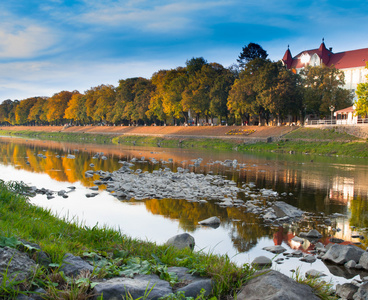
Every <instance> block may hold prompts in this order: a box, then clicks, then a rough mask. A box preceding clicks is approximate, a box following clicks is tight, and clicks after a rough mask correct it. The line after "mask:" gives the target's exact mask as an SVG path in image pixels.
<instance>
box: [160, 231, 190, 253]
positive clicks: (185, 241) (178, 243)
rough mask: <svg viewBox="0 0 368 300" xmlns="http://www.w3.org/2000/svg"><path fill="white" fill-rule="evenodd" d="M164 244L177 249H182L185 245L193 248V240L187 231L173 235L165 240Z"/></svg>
mask: <svg viewBox="0 0 368 300" xmlns="http://www.w3.org/2000/svg"><path fill="white" fill-rule="evenodd" d="M166 245H170V246H173V247H175V248H178V249H184V248H186V247H188V248H190V249H192V250H193V249H194V246H195V240H194V237H192V236H191V235H190V234H189V233H182V234H178V235H175V236H173V237H171V238H170V239H168V240H167V242H166Z"/></svg>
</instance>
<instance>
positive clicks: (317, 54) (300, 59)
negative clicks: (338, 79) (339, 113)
mask: <svg viewBox="0 0 368 300" xmlns="http://www.w3.org/2000/svg"><path fill="white" fill-rule="evenodd" d="M282 62H283V63H284V65H285V66H286V67H287V68H288V69H294V70H295V71H296V72H299V71H300V70H301V69H303V68H304V67H305V66H307V65H312V66H320V65H322V64H324V65H326V66H327V67H331V66H334V67H335V68H336V69H339V70H341V71H343V72H344V74H345V86H344V88H345V89H349V90H352V91H354V92H355V90H356V87H357V85H358V84H359V83H361V82H366V75H367V74H368V70H367V69H366V68H365V67H366V63H367V62H368V48H364V49H358V50H351V51H345V52H339V53H333V52H332V48H329V49H327V48H326V45H325V43H324V40H322V43H321V45H320V46H319V48H318V49H312V50H304V51H302V52H300V53H299V54H298V55H296V56H294V57H293V56H292V55H291V51H290V49H289V47H288V49H287V50H286V52H285V54H284V57H283V58H282Z"/></svg>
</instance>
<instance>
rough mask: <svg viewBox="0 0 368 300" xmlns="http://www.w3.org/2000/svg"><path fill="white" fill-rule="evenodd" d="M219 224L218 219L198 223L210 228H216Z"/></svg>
mask: <svg viewBox="0 0 368 300" xmlns="http://www.w3.org/2000/svg"><path fill="white" fill-rule="evenodd" d="M220 223H221V220H220V219H219V218H218V217H211V218H208V219H206V220H203V221H200V222H198V224H199V225H206V226H211V227H215V226H216V227H218V226H219V225H220Z"/></svg>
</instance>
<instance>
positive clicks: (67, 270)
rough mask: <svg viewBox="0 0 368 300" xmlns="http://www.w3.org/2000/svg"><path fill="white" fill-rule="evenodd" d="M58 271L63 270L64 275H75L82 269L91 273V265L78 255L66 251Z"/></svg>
mask: <svg viewBox="0 0 368 300" xmlns="http://www.w3.org/2000/svg"><path fill="white" fill-rule="evenodd" d="M60 271H63V272H64V274H65V275H66V276H77V275H79V274H80V273H81V272H82V271H90V272H91V273H92V271H93V267H92V266H91V265H90V264H89V263H88V262H86V261H84V260H83V259H82V258H80V257H79V256H74V255H73V254H70V253H66V254H65V255H64V258H63V263H62V265H61V267H60Z"/></svg>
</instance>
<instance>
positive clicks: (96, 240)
mask: <svg viewBox="0 0 368 300" xmlns="http://www.w3.org/2000/svg"><path fill="white" fill-rule="evenodd" d="M25 190H26V188H25V187H24V185H23V184H20V183H15V182H11V183H4V182H3V181H0V199H1V200H0V215H1V218H0V241H1V245H0V246H1V247H4V246H10V247H17V248H19V247H20V248H22V247H23V248H24V242H22V241H20V239H24V240H26V241H28V242H33V243H37V244H38V245H39V246H41V248H42V250H43V251H45V252H46V253H47V254H48V255H49V256H50V258H51V263H50V264H49V265H48V266H46V267H44V268H40V269H38V270H37V271H36V272H35V274H34V275H33V277H32V278H30V279H29V280H26V281H24V282H21V283H17V284H15V283H14V282H13V283H12V282H10V283H6V282H5V281H3V282H0V297H1V299H7V297H8V298H10V299H13V298H15V296H16V295H17V294H19V293H23V294H27V293H28V292H29V291H32V290H34V289H36V288H38V287H41V288H43V289H44V290H46V292H47V299H87V298H88V296H90V295H91V287H92V286H91V283H92V282H93V281H94V280H98V279H100V278H109V277H116V276H119V275H121V274H124V275H125V276H129V275H130V274H133V272H134V273H142V274H149V273H154V274H157V275H159V276H160V277H161V278H163V279H165V280H168V281H170V282H172V283H173V284H175V282H176V279H175V278H174V277H173V276H172V274H169V273H168V272H167V266H183V267H187V268H189V269H191V270H192V271H193V272H194V273H197V274H198V275H202V276H209V277H211V278H213V280H214V281H215V282H216V284H215V288H214V290H213V296H214V297H215V299H221V298H222V296H225V295H234V294H235V292H236V291H237V290H238V289H239V288H240V287H241V285H242V284H243V283H244V282H245V281H246V280H247V279H249V276H250V275H251V274H252V272H251V270H250V268H249V266H248V265H244V266H237V265H235V264H234V263H232V262H230V259H229V258H228V257H227V256H219V255H212V254H204V253H201V252H192V251H190V250H189V249H187V250H177V249H175V248H173V247H167V246H164V245H156V244H155V243H152V242H147V241H145V242H143V241H140V240H136V239H132V238H130V237H128V236H126V235H124V234H122V233H121V232H119V231H117V230H113V229H111V228H106V227H105V228H98V227H92V228H90V227H87V226H83V224H78V223H73V222H70V220H66V219H59V218H57V216H55V215H53V214H52V213H50V211H48V210H45V209H43V208H39V207H36V206H33V205H31V204H30V203H29V202H28V201H27V198H26V197H24V196H22V195H20V194H19V192H21V191H25ZM30 251H34V248H32V247H31V250H30ZM65 253H72V254H74V255H78V256H82V257H85V258H87V259H93V261H94V262H95V265H98V268H96V269H95V271H94V272H93V273H92V274H90V275H88V276H87V277H84V278H77V279H75V281H73V280H72V279H71V278H66V277H65V275H63V274H61V273H60V272H59V269H58V267H59V265H60V263H61V261H62V257H63V256H64V254H65ZM19 286H20V290H17V287H19ZM63 295H64V296H63ZM73 295H74V296H73ZM76 295H79V296H78V297H77V296H76ZM175 299H176V298H175ZM178 299H182V298H178Z"/></svg>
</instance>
